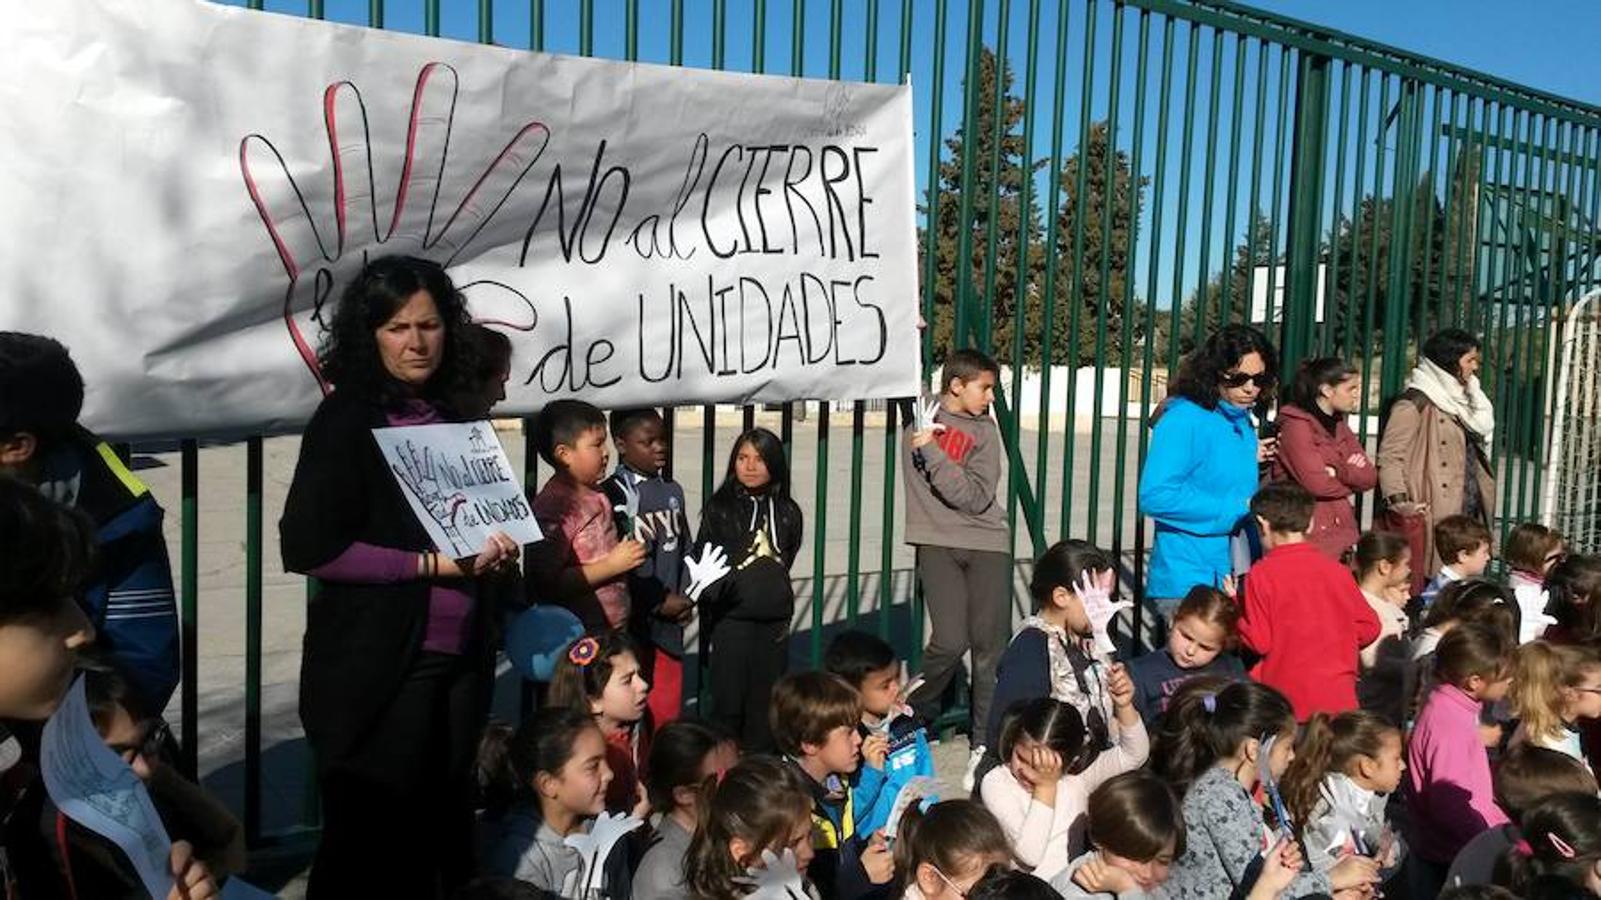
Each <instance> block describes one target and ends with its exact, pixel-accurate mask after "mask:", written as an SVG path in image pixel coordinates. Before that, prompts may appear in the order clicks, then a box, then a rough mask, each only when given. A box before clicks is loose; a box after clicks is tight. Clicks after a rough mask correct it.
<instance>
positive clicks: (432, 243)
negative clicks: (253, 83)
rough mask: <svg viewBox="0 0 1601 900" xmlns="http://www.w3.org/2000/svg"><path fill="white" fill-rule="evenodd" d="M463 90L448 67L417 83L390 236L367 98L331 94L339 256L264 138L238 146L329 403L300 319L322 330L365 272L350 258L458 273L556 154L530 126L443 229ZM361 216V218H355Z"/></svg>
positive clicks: (287, 309)
mask: <svg viewBox="0 0 1601 900" xmlns="http://www.w3.org/2000/svg"><path fill="white" fill-rule="evenodd" d="M457 82H458V75H457V73H456V70H455V69H454V68H452V67H451V66H449V65H447V64H445V63H439V62H431V63H428V64H427V65H425V66H423V67H422V69H421V71H419V72H418V73H417V84H416V87H415V89H414V90H413V93H412V100H411V116H410V122H409V124H408V126H407V129H406V151H405V157H404V161H403V164H402V168H401V172H400V179H399V182H398V183H397V185H396V188H395V199H394V206H393V209H392V211H391V215H390V217H389V224H388V227H387V228H385V229H380V227H379V220H380V210H379V208H378V198H377V191H376V189H375V185H376V178H375V176H374V173H373V160H372V150H371V146H370V141H369V132H368V124H367V107H366V104H365V102H364V101H363V100H362V96H361V91H360V89H358V88H357V87H356V86H355V85H354V84H353V83H351V82H349V81H338V82H335V83H333V84H330V85H329V86H328V87H327V88H326V89H324V91H323V97H322V106H323V122H324V126H325V128H326V130H327V133H328V152H329V155H330V157H331V159H332V162H333V176H334V184H333V188H334V209H333V213H334V223H335V240H334V242H333V244H332V246H331V247H330V245H329V243H328V242H327V241H325V240H324V239H323V234H322V231H321V230H319V228H318V227H317V219H316V217H315V216H314V215H313V214H312V211H311V209H310V207H309V206H308V205H307V203H306V198H305V194H304V192H303V191H302V190H301V188H300V185H299V184H297V183H296V182H295V178H294V176H293V175H292V174H290V172H289V166H288V164H287V163H285V162H284V158H283V155H282V154H281V153H279V152H278V149H277V148H276V147H274V146H273V144H272V142H271V141H269V140H268V139H267V138H266V137H265V136H263V135H260V134H248V135H245V137H244V138H242V139H241V140H240V141H239V171H240V174H241V175H242V176H243V178H244V182H245V190H246V191H248V192H249V194H250V200H251V202H252V203H253V204H254V205H255V207H256V212H257V213H258V214H260V216H261V222H262V225H264V226H265V227H266V229H267V236H268V237H269V238H270V239H271V240H272V243H273V247H274V249H276V250H277V252H278V259H279V261H280V262H281V263H282V264H283V268H284V274H285V275H286V276H287V277H288V279H289V284H288V286H287V288H286V289H285V291H284V301H283V320H284V325H285V326H286V327H287V328H288V329H289V337H290V339H291V340H292V341H294V344H295V350H296V351H297V352H298V353H299V354H300V358H301V359H302V360H303V361H304V362H305V364H306V367H307V368H308V369H309V370H310V371H311V374H312V377H314V378H316V379H317V384H318V385H319V386H320V387H321V388H322V390H323V393H327V392H328V391H329V389H330V387H329V385H328V383H327V381H326V380H324V378H323V377H322V371H321V368H320V367H319V365H318V363H317V353H316V350H315V348H313V347H312V346H311V343H310V342H309V341H307V340H306V336H305V335H304V334H303V333H302V332H301V326H300V324H299V323H297V322H296V321H295V315H296V313H297V312H299V313H302V314H304V313H310V315H311V318H312V319H313V320H315V321H318V322H319V323H320V321H321V318H320V316H321V308H322V304H323V303H324V302H326V301H327V299H328V298H329V297H330V296H332V294H333V290H334V286H335V284H336V283H337V282H338V281H339V277H338V276H339V274H340V268H341V266H342V267H343V274H345V275H347V276H348V275H349V274H351V269H352V268H353V267H355V266H356V264H357V260H356V259H355V257H354V254H352V255H351V256H349V257H347V256H346V250H347V249H348V250H353V249H356V248H360V249H361V250H362V251H363V253H362V259H361V260H360V262H362V263H365V256H366V251H367V250H369V249H377V248H384V247H385V245H387V244H391V243H393V244H397V245H398V246H395V247H391V248H385V249H387V251H388V252H411V253H415V254H419V255H427V256H428V257H430V258H433V259H437V260H439V261H440V263H441V264H443V265H446V266H449V265H451V264H452V263H454V262H455V261H456V259H457V257H458V256H461V255H462V254H463V253H464V252H465V251H466V249H467V247H468V246H469V245H470V244H471V243H472V241H473V239H474V238H476V237H477V236H478V234H479V233H480V232H482V231H483V230H484V228H485V227H486V226H488V224H489V222H490V220H491V219H493V218H494V217H495V215H496V213H498V212H499V211H500V209H501V207H503V206H504V205H505V204H506V203H507V201H508V200H509V199H510V198H511V195H512V193H513V192H514V191H515V190H516V189H517V186H518V185H519V184H520V183H521V182H522V180H523V178H524V177H525V176H527V174H528V173H529V172H530V171H531V170H532V169H533V167H534V165H535V164H536V163H537V162H538V161H539V159H540V157H541V156H542V155H543V154H544V152H545V148H546V147H548V146H549V144H550V129H549V128H547V127H546V126H545V125H544V124H543V123H540V122H529V123H528V124H526V125H524V126H523V127H522V128H521V129H519V130H518V131H517V133H516V134H515V135H513V136H512V138H511V140H510V141H508V142H507V143H506V146H505V147H504V148H503V149H502V150H501V151H500V153H499V154H497V155H496V156H495V158H494V159H492V160H491V161H490V162H489V164H488V165H487V166H486V167H485V168H484V170H483V172H482V173H481V174H480V175H479V176H478V178H477V179H476V180H475V181H474V182H473V184H472V187H470V188H469V189H468V190H467V192H466V194H465V195H464V196H463V197H462V199H461V202H460V203H458V204H456V206H455V207H454V209H453V211H452V212H451V213H450V215H449V216H448V217H447V218H445V220H444V222H443V223H442V224H440V223H438V221H437V219H438V216H437V215H436V214H437V213H438V212H439V211H440V203H441V198H440V191H441V189H442V188H443V185H444V181H445V177H444V176H445V172H446V163H447V158H448V154H449V148H450V132H451V127H452V124H453V122H454V121H455V113H456V98H457V93H458V83H457ZM347 169H348V172H347ZM363 204H365V207H366V210H367V211H368V212H369V213H370V224H371V229H372V230H371V232H370V233H366V234H362V233H360V231H362V230H364V229H353V228H352V223H353V221H355V220H358V219H359V218H360V216H359V212H360V211H361V207H362V205H363ZM447 208H448V206H447ZM352 211H355V212H356V213H357V215H355V216H353V215H352V214H351V213H352ZM353 231H354V232H355V233H353Z"/></svg>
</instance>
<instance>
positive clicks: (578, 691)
mask: <svg viewBox="0 0 1601 900" xmlns="http://www.w3.org/2000/svg"><path fill="white" fill-rule="evenodd" d="M624 653H631V654H633V655H634V657H635V659H636V660H637V659H638V657H639V652H638V648H637V647H635V646H634V641H633V639H632V638H630V637H629V636H628V635H627V634H626V633H624V632H621V631H610V630H607V631H597V632H591V633H589V634H586V635H584V636H583V637H581V638H578V639H577V640H575V641H573V642H572V643H571V644H569V645H567V649H566V650H565V651H563V652H562V654H561V656H560V657H558V658H557V660H556V668H555V671H554V672H552V673H551V676H550V692H549V694H547V695H546V702H548V703H549V704H550V705H551V706H565V707H567V708H568V709H576V710H578V711H579V712H582V713H585V714H588V713H589V712H590V706H589V704H590V702H591V701H594V700H599V699H600V697H601V695H602V694H604V693H605V692H606V685H608V684H610V683H611V677H612V670H613V669H614V668H616V664H615V663H614V660H616V659H617V657H619V656H622V655H623V654H624Z"/></svg>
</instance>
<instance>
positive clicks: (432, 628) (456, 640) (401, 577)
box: [308, 400, 476, 655]
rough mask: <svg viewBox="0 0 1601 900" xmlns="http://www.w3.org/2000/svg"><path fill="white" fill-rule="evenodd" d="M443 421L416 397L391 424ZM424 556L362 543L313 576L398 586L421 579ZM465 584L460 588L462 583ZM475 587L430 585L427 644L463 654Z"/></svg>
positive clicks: (429, 648)
mask: <svg viewBox="0 0 1601 900" xmlns="http://www.w3.org/2000/svg"><path fill="white" fill-rule="evenodd" d="M440 421H443V420H442V419H440V418H439V412H438V411H437V410H435V409H434V408H433V407H432V406H429V405H428V404H427V403H424V402H422V401H420V400H413V401H410V402H409V403H408V404H407V405H406V408H405V410H404V411H403V412H399V413H390V414H389V424H390V425H392V426H398V425H432V424H434V423H436V422H440ZM420 555H421V554H419V553H416V552H414V551H411V550H397V549H395V548H393V547H379V546H376V545H373V544H367V543H363V542H361V541H356V542H355V543H353V544H351V545H350V546H349V547H346V548H345V551H344V552H343V553H341V554H339V555H338V556H336V557H334V558H333V559H331V560H329V561H328V562H326V563H323V564H322V565H320V566H318V567H317V568H315V569H312V570H311V572H309V573H308V574H310V575H312V576H314V577H316V578H321V579H323V580H325V581H342V582H347V583H356V584H395V583H397V582H401V581H411V580H413V579H415V578H416V577H417V557H418V556H420ZM458 585H460V586H458ZM475 605H476V604H475V599H474V596H473V591H472V590H471V588H470V586H467V585H466V583H465V582H461V583H446V582H439V581H436V582H433V583H432V584H430V585H429V587H428V626H427V630H426V632H425V633H424V635H423V642H422V648H423V649H424V650H427V651H431V652H434V653H449V654H453V655H459V654H461V653H462V652H463V651H465V650H466V649H467V638H468V636H469V633H470V631H469V628H468V626H469V623H470V622H471V621H472V614H473V607H474V606H475Z"/></svg>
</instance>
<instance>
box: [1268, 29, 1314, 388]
mask: <svg viewBox="0 0 1601 900" xmlns="http://www.w3.org/2000/svg"><path fill="white" fill-rule="evenodd" d="M1328 126H1329V58H1328V57H1326V56H1319V55H1315V54H1311V53H1305V52H1303V53H1301V55H1300V75H1299V76H1298V77H1297V78H1296V83H1295V127H1294V136H1293V140H1294V146H1293V147H1292V149H1291V160H1290V181H1291V186H1292V188H1293V189H1292V190H1291V191H1290V209H1289V216H1288V219H1289V223H1288V231H1289V233H1288V235H1287V236H1286V247H1285V267H1286V272H1285V285H1284V287H1285V297H1284V310H1283V316H1284V337H1283V339H1282V341H1281V348H1282V354H1283V360H1284V362H1283V370H1284V371H1286V372H1292V371H1294V370H1295V366H1296V364H1297V363H1299V362H1300V360H1301V358H1302V357H1303V356H1306V355H1308V354H1309V353H1310V352H1311V350H1312V347H1313V336H1314V331H1315V327H1316V324H1317V285H1318V277H1317V262H1318V254H1319V251H1320V250H1321V248H1322V246H1323V235H1322V230H1321V223H1320V221H1319V219H1320V218H1321V215H1322V212H1323V177H1324V169H1325V159H1326V153H1327V150H1328V134H1329V127H1328ZM1269 271H1271V269H1270V270H1269ZM1269 321H1271V317H1269Z"/></svg>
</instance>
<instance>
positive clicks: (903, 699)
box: [878, 675, 924, 734]
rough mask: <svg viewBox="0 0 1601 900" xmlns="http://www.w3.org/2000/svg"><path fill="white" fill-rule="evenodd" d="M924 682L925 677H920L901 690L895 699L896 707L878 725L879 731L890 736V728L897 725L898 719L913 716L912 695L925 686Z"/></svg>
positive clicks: (892, 707)
mask: <svg viewBox="0 0 1601 900" xmlns="http://www.w3.org/2000/svg"><path fill="white" fill-rule="evenodd" d="M923 681H924V679H923V676H921V675H919V676H917V677H916V678H913V679H912V680H911V682H910V683H908V684H907V685H906V686H905V687H903V688H901V693H900V696H898V697H896V698H895V705H893V706H891V707H890V708H889V712H887V713H885V714H884V719H883V721H881V722H879V723H878V730H879V731H882V732H884V733H885V734H889V729H890V726H891V725H894V724H895V720H896V719H900V718H903V717H905V716H910V715H911V714H912V706H911V703H910V702H909V701H910V700H911V697H912V695H913V694H915V693H917V689H918V688H920V687H922V686H923Z"/></svg>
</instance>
